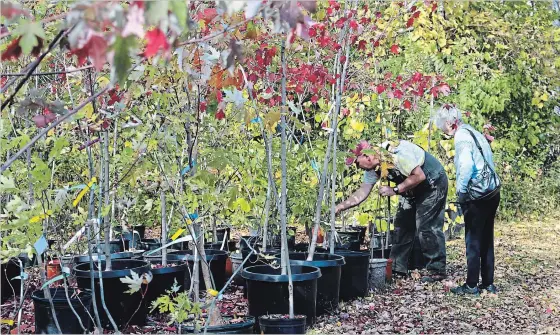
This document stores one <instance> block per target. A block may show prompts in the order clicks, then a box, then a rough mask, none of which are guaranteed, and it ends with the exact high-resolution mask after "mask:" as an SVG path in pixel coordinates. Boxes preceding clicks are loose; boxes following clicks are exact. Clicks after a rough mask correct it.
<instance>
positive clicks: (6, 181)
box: [0, 174, 16, 192]
mask: <svg viewBox="0 0 560 335" xmlns="http://www.w3.org/2000/svg"><path fill="white" fill-rule="evenodd" d="M15 189H16V185H15V184H14V179H13V178H11V177H6V176H4V175H1V174H0V192H6V191H12V190H15Z"/></svg>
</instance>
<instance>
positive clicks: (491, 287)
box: [478, 284, 498, 294]
mask: <svg viewBox="0 0 560 335" xmlns="http://www.w3.org/2000/svg"><path fill="white" fill-rule="evenodd" d="M478 290H479V291H482V290H486V291H487V292H488V293H492V294H497V293H498V289H497V288H496V286H494V284H490V285H488V286H484V285H482V284H480V285H478Z"/></svg>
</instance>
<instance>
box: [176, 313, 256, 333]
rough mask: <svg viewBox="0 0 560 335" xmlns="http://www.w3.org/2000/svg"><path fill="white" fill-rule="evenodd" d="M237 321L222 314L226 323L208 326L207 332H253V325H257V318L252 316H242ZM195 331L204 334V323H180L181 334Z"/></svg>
mask: <svg viewBox="0 0 560 335" xmlns="http://www.w3.org/2000/svg"><path fill="white" fill-rule="evenodd" d="M236 319H237V320H239V321H237V322H231V321H232V320H235V319H234V318H233V317H231V316H222V320H224V324H221V325H216V326H208V328H207V329H206V333H207V334H252V333H253V327H254V326H255V318H254V317H252V316H242V317H239V318H236ZM195 331H197V332H198V333H200V334H202V333H203V332H204V325H199V326H197V327H195V326H194V325H188V324H183V325H179V334H194V333H195Z"/></svg>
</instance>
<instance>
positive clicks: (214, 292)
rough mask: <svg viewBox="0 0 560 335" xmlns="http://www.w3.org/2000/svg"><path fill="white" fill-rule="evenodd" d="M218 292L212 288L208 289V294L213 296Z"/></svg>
mask: <svg viewBox="0 0 560 335" xmlns="http://www.w3.org/2000/svg"><path fill="white" fill-rule="evenodd" d="M218 293H220V292H218V291H216V290H213V289H209V290H208V294H210V295H211V296H213V297H216V296H217V295H218Z"/></svg>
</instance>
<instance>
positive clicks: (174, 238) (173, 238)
mask: <svg viewBox="0 0 560 335" xmlns="http://www.w3.org/2000/svg"><path fill="white" fill-rule="evenodd" d="M184 231H185V229H183V228H179V229H177V231H176V232H175V234H173V236H171V241H175V240H176V239H177V237H179V236H181V234H182V233H183V232H184Z"/></svg>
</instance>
